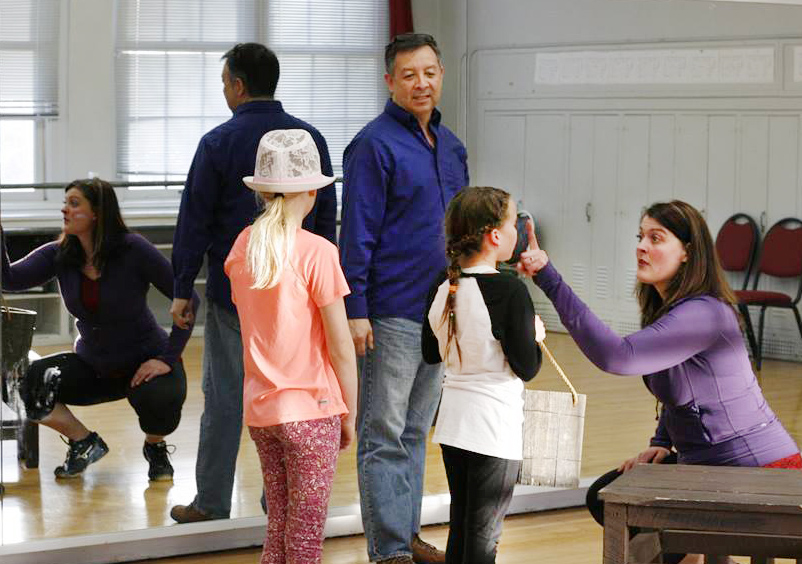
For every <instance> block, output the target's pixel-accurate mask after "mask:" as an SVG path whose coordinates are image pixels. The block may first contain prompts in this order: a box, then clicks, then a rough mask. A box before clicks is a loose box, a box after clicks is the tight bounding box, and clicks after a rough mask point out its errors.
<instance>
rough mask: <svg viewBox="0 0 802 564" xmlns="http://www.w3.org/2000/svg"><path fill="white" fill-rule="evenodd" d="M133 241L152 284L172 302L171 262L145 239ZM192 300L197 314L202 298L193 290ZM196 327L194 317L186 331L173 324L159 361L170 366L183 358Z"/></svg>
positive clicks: (139, 238)
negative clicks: (182, 354)
mask: <svg viewBox="0 0 802 564" xmlns="http://www.w3.org/2000/svg"><path fill="white" fill-rule="evenodd" d="M131 241H132V243H133V244H134V245H135V247H136V249H137V252H138V254H139V257H140V261H139V264H140V265H142V266H143V267H144V270H145V273H146V275H147V277H148V279H149V281H150V283H151V284H153V286H155V287H156V289H157V290H158V291H159V292H161V293H162V294H163V295H164V296H166V297H167V298H168V299H171V300H172V299H173V288H174V286H173V268H172V266H170V261H168V260H167V258H165V256H164V255H163V254H161V253H160V252H159V250H158V249H157V248H156V247H154V246H153V245H152V244H151V243H150V242H149V241H148V240H147V239H145V238H144V237H141V236H135V237H131ZM191 300H192V311H193V314H197V313H198V307H199V306H200V297H199V296H198V293H197V292H196V291H195V290H194V289H193V290H192V297H191ZM194 325H195V322H194V315H193V321H192V323H190V325H189V327H188V328H186V329H181V328H180V327H179V326H178V325H175V324H173V327H172V330H171V331H170V337H169V340H168V341H167V348H166V349H165V351H164V353H162V354H161V355H159V357H158V358H159V360H162V361H164V362H166V363H167V364H170V365H172V364H173V363H175V362H176V361H177V360H178V359H179V358H180V357H181V353H182V352H183V351H184V347H185V346H186V344H187V341H188V340H189V338H190V336H192V329H193V327H194Z"/></svg>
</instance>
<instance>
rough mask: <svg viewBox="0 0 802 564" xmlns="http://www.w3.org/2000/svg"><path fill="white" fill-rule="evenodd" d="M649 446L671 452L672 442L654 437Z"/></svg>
mask: <svg viewBox="0 0 802 564" xmlns="http://www.w3.org/2000/svg"><path fill="white" fill-rule="evenodd" d="M649 446H653V447H663V448H667V449H668V450H671V447H672V444H671V441H667V440H664V439H659V438H657V437H652V440H650V441H649Z"/></svg>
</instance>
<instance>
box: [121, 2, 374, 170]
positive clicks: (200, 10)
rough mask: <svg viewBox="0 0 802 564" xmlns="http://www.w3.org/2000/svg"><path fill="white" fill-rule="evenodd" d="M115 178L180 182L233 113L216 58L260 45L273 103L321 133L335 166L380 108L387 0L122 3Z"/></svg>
mask: <svg viewBox="0 0 802 564" xmlns="http://www.w3.org/2000/svg"><path fill="white" fill-rule="evenodd" d="M117 14H118V16H117V25H118V30H117V62H116V71H117V75H116V82H117V85H116V87H117V112H118V115H117V146H118V150H117V153H118V165H117V166H118V172H119V174H120V175H121V176H123V177H125V178H129V179H134V178H136V179H171V178H183V177H184V176H185V175H186V173H187V170H188V169H189V165H190V163H191V161H192V156H193V155H194V152H195V149H196V147H197V144H198V140H199V139H200V137H201V136H202V135H203V134H204V133H205V132H207V131H208V130H210V129H211V128H213V127H214V126H216V125H217V124H219V123H222V122H223V121H225V120H227V119H228V118H229V117H230V116H231V112H230V111H229V110H228V108H227V107H226V104H225V99H224V98H223V94H222V82H221V80H220V72H221V70H222V67H223V63H222V62H221V61H220V57H221V56H222V55H223V53H225V51H227V50H228V49H229V48H230V47H232V46H233V45H234V44H235V43H242V42H247V41H258V42H261V43H264V44H266V45H267V46H269V47H270V48H271V49H273V50H274V51H276V53H277V55H278V57H279V62H280V65H281V77H280V79H279V86H278V91H277V92H276V98H277V99H279V100H281V102H282V103H283V104H284V107H285V109H286V110H287V111H289V112H290V113H292V114H293V115H295V116H297V117H299V118H301V119H303V120H305V121H308V122H309V123H311V124H312V125H314V126H315V127H317V128H318V129H319V130H320V131H321V133H322V134H323V135H324V136H325V137H326V140H327V142H328V144H329V150H330V153H331V157H332V163H333V164H334V166H335V169H336V170H339V168H340V167H341V160H342V151H343V149H344V148H345V145H346V144H347V143H348V141H350V139H351V137H353V135H354V134H355V133H356V132H357V131H358V130H359V129H360V128H361V127H362V126H363V125H364V124H365V123H367V122H368V121H369V120H370V119H372V118H373V117H375V116H376V115H377V114H378V113H379V111H381V108H382V106H383V104H384V99H385V98H386V94H385V91H384V88H383V86H382V74H383V70H382V69H383V62H382V61H383V56H384V55H383V47H384V45H385V43H386V40H387V33H388V31H387V25H388V23H387V17H388V16H387V2H386V0H336V1H335V0H314V2H313V1H307V0H289V1H281V0H238V1H231V0H170V1H169V2H167V1H164V0H118V9H117Z"/></svg>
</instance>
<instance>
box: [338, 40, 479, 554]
mask: <svg viewBox="0 0 802 564" xmlns="http://www.w3.org/2000/svg"><path fill="white" fill-rule="evenodd" d="M385 65H386V70H387V74H385V76H384V78H385V81H386V82H387V86H388V88H389V90H390V94H391V100H388V101H387V105H386V107H385V109H384V112H383V113H382V114H381V115H379V116H378V117H377V118H376V119H374V120H373V121H371V122H370V123H369V124H368V125H366V126H365V127H364V128H363V129H362V131H360V132H359V133H358V134H357V136H356V137H354V139H353V140H352V141H351V143H350V144H349V145H348V147H347V148H346V150H345V155H344V159H343V172H344V176H345V181H344V184H343V205H342V226H341V229H340V256H341V262H342V266H343V271H344V272H345V276H346V278H347V279H348V284H349V285H350V288H351V294H350V295H349V296H346V298H345V306H346V310H347V313H348V318H349V325H350V327H351V334H352V337H353V339H354V345H355V346H356V351H357V354H358V355H359V357H360V394H359V398H360V399H359V409H358V414H357V428H358V437H359V443H358V447H357V466H358V479H359V492H360V499H361V504H362V522H363V524H364V526H365V537H366V539H367V543H368V555H369V556H370V559H371V561H373V562H382V561H385V560H390V559H395V560H393V562H412V561H413V557H414V561H415V562H444V561H445V557H444V554H443V552H441V551H438V550H436V549H434V547H432V546H431V545H427V544H426V543H424V542H423V541H421V540H420V538H419V537H418V533H419V531H420V506H421V498H422V493H423V468H424V462H425V457H426V440H427V436H428V431H429V428H430V427H431V424H432V419H433V417H434V412H435V409H436V407H437V402H438V400H439V398H440V386H441V379H442V372H441V369H440V365H427V364H426V363H425V362H424V361H423V358H422V353H421V347H420V342H421V328H422V322H423V314H424V308H425V305H426V295H427V293H428V291H429V288H430V287H431V286H432V284H433V283H434V281H435V279H436V278H437V275H438V274H439V273H440V272H441V271H442V270H443V269H444V268H445V267H446V256H445V236H444V230H443V218H444V215H445V209H446V206H447V205H448V202H449V201H450V200H451V198H452V197H453V196H454V194H456V193H457V191H459V190H460V189H461V188H462V187H464V186H465V185H467V184H468V167H467V155H466V152H465V147H464V146H463V145H462V143H460V141H459V139H457V138H456V136H455V135H454V134H453V133H451V131H449V130H448V129H447V128H446V127H445V126H443V125H441V124H440V112H438V111H437V109H436V108H435V106H436V105H437V102H438V101H439V99H440V92H441V88H442V81H443V66H442V64H441V61H440V52H439V50H438V48H437V44H436V43H435V41H434V39H433V38H432V37H431V36H428V35H421V34H407V35H403V36H398V37H396V39H395V40H394V41H393V42H392V43H390V44H389V45H388V46H387V48H386V49H385Z"/></svg>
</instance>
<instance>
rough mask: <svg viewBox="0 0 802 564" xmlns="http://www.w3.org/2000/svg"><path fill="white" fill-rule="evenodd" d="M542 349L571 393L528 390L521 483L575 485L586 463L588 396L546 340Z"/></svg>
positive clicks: (570, 486) (525, 399)
mask: <svg viewBox="0 0 802 564" xmlns="http://www.w3.org/2000/svg"><path fill="white" fill-rule="evenodd" d="M540 347H541V349H543V352H544V353H546V356H547V357H548V358H549V361H551V362H552V364H553V365H554V366H555V368H556V369H557V372H558V373H559V374H560V376H561V377H562V378H563V380H564V381H565V382H566V384H567V385H568V387H569V388H570V389H571V392H570V393H569V392H548V391H543V390H526V396H525V398H524V432H523V439H524V445H523V447H524V448H523V464H522V465H521V473H520V475H519V476H518V483H519V484H523V485H527V486H552V487H558V488H575V487H577V486H578V485H579V471H580V468H581V465H582V438H583V434H584V429H585V405H586V402H587V396H585V395H584V394H577V393H576V390H575V389H574V387H573V386H572V385H571V382H570V380H568V377H567V376H565V373H564V372H563V371H562V368H560V366H559V365H558V364H557V361H556V360H554V357H553V356H552V355H551V352H550V351H549V349H548V348H547V347H546V345H545V344H544V343H540Z"/></svg>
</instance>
